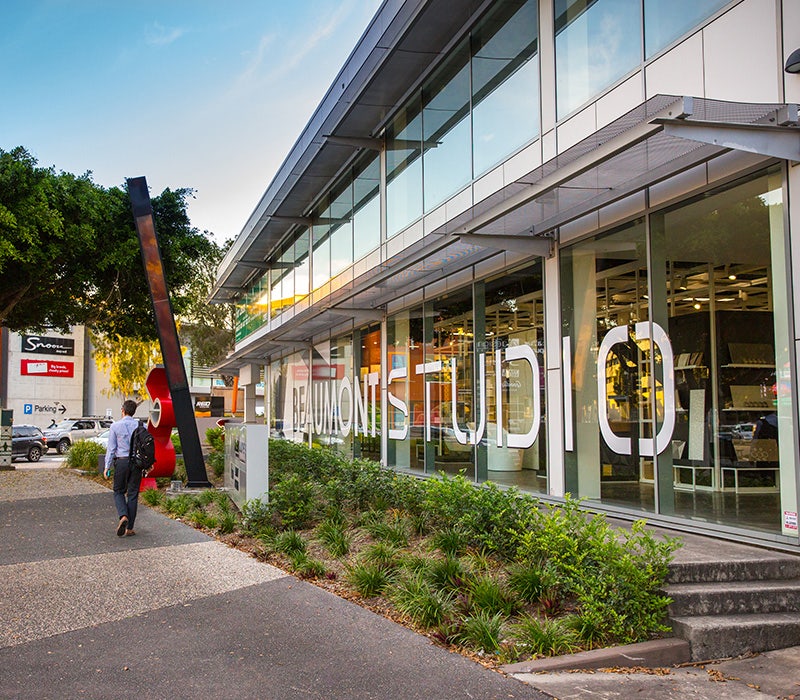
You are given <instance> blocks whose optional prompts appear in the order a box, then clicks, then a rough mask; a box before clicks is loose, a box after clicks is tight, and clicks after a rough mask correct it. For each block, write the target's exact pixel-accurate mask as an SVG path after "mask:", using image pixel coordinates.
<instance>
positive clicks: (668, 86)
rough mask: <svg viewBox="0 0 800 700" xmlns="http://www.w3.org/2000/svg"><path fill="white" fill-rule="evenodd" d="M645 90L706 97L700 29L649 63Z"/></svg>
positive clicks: (648, 92)
mask: <svg viewBox="0 0 800 700" xmlns="http://www.w3.org/2000/svg"><path fill="white" fill-rule="evenodd" d="M644 71H645V93H646V95H647V97H648V98H650V97H652V96H653V95H691V96H693V97H703V96H704V95H705V84H704V82H703V35H702V34H701V33H700V32H698V33H697V34H694V35H692V36H690V37H689V38H687V39H686V40H685V41H682V42H681V43H680V44H678V45H677V46H676V47H675V48H673V49H671V50H670V51H668V52H667V53H665V54H664V55H663V56H661V57H659V58H657V59H656V60H655V61H653V62H652V63H650V64H649V65H648V66H647V67H646V68H645V69H644Z"/></svg>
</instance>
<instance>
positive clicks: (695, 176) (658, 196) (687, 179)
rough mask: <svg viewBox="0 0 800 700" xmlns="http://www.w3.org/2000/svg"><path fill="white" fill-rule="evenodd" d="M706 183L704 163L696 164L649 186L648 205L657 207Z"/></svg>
mask: <svg viewBox="0 0 800 700" xmlns="http://www.w3.org/2000/svg"><path fill="white" fill-rule="evenodd" d="M705 185H706V166H705V164H701V165H696V166H695V167H694V168H691V169H690V170H684V171H683V172H682V173H678V174H677V175H675V176H674V177H671V178H669V179H668V180H664V181H663V182H659V183H658V184H656V185H653V186H652V187H651V188H650V206H651V207H657V206H659V205H661V204H663V203H664V202H668V201H670V200H671V199H674V198H675V197H678V196H680V195H682V194H684V193H685V192H690V191H692V190H693V189H696V188H697V187H704V186H705Z"/></svg>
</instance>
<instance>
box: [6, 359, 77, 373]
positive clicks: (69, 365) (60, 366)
mask: <svg viewBox="0 0 800 700" xmlns="http://www.w3.org/2000/svg"><path fill="white" fill-rule="evenodd" d="M20 374H22V375H23V376H26V377H73V376H75V363H74V362H59V361H54V360H22V361H21V363H20Z"/></svg>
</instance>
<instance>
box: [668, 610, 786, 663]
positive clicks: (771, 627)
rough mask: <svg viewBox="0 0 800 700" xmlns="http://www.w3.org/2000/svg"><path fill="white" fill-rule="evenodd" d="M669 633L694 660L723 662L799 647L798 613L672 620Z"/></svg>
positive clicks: (679, 618) (678, 618)
mask: <svg viewBox="0 0 800 700" xmlns="http://www.w3.org/2000/svg"><path fill="white" fill-rule="evenodd" d="M672 631H673V634H675V636H676V637H680V638H681V639H685V640H686V641H687V642H689V645H690V646H691V649H692V659H693V660H695V661H704V660H706V659H724V658H729V657H733V656H740V655H742V654H746V653H748V652H758V651H770V650H772V649H784V648H786V647H791V646H797V645H800V613H796V612H795V613H762V614H754V615H712V616H699V617H675V618H673V619H672Z"/></svg>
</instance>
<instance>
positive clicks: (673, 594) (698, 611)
mask: <svg viewBox="0 0 800 700" xmlns="http://www.w3.org/2000/svg"><path fill="white" fill-rule="evenodd" d="M664 594H665V595H668V596H669V597H670V598H672V600H673V602H672V603H671V604H670V606H669V616H670V617H672V618H675V617H688V616H708V615H746V614H750V613H779V612H796V611H798V610H800V579H793V580H791V581H782V580H777V581H727V582H723V583H675V584H670V585H668V586H665V587H664Z"/></svg>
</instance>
